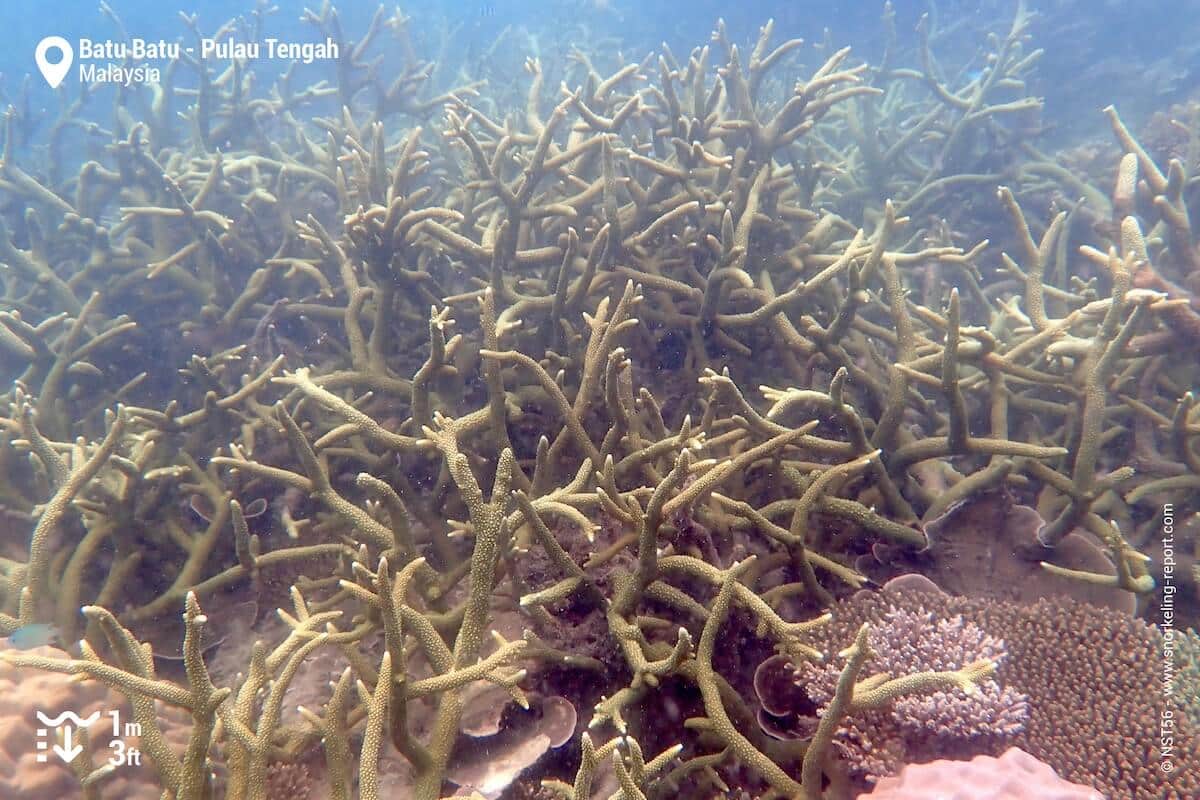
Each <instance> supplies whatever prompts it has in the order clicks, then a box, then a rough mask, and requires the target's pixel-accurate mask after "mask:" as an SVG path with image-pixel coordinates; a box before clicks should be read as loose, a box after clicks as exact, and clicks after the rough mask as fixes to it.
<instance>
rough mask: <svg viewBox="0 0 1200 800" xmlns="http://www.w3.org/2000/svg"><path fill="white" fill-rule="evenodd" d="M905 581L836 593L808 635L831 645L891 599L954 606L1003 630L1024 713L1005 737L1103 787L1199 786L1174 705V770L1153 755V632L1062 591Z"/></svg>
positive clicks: (1196, 752)
mask: <svg viewBox="0 0 1200 800" xmlns="http://www.w3.org/2000/svg"><path fill="white" fill-rule="evenodd" d="M926 585H928V584H926ZM908 587H909V588H891V587H889V588H885V589H884V590H883V591H880V592H860V593H858V594H856V595H855V596H853V597H852V598H850V599H848V600H846V601H844V602H842V603H840V604H839V605H838V606H837V608H836V611H835V613H836V619H835V620H834V621H833V622H832V623H831V624H830V625H829V626H827V627H825V628H823V629H820V630H818V631H816V632H815V639H816V643H817V644H818V646H819V647H822V648H824V649H826V650H828V651H833V650H837V649H840V648H841V647H844V646H845V645H846V644H847V643H848V642H849V641H850V640H851V639H852V638H853V635H854V631H856V630H857V628H858V626H860V625H861V624H862V623H863V622H867V621H869V622H871V623H873V624H876V625H878V624H882V623H883V621H884V618H885V616H886V615H887V613H888V612H889V610H890V609H891V608H892V607H893V606H894V607H897V608H904V609H909V610H912V611H916V612H923V611H931V612H933V613H934V614H935V615H937V616H939V617H950V616H953V615H956V614H961V615H962V616H963V618H964V619H966V620H969V621H970V622H973V623H974V624H976V625H978V626H979V627H980V628H982V629H983V630H984V631H986V632H987V633H988V634H990V635H992V636H996V637H1001V638H1003V639H1004V641H1005V644H1006V646H1007V648H1008V652H1009V659H1008V662H1007V663H1006V665H1005V669H1004V674H1005V682H1006V684H1007V685H1009V686H1011V687H1013V688H1014V689H1016V690H1018V691H1020V692H1023V693H1024V694H1026V695H1027V696H1028V700H1029V719H1028V722H1027V723H1026V725H1025V730H1024V731H1023V732H1021V733H1019V734H1017V735H1015V736H1014V737H1013V738H1012V740H1011V742H1012V744H1014V745H1015V746H1017V747H1020V748H1022V749H1023V750H1025V751H1027V752H1029V753H1030V754H1032V755H1033V756H1035V757H1036V758H1039V759H1041V760H1042V761H1044V762H1046V763H1047V764H1049V765H1050V766H1051V767H1053V768H1054V770H1055V771H1057V772H1058V774H1059V775H1061V776H1063V777H1064V778H1066V779H1068V780H1071V781H1074V782H1076V783H1082V784H1086V785H1090V786H1094V787H1095V788H1097V789H1099V790H1100V791H1101V792H1103V793H1104V794H1105V796H1107V797H1112V798H1128V799H1129V800H1161V799H1162V798H1174V800H1186V799H1188V798H1194V797H1197V796H1200V740H1198V739H1197V736H1196V731H1195V729H1194V728H1193V727H1192V726H1191V724H1190V723H1189V722H1188V721H1187V720H1183V719H1180V717H1181V716H1182V715H1181V714H1178V713H1176V714H1175V719H1177V720H1179V722H1178V723H1177V728H1176V736H1175V742H1174V744H1175V746H1176V751H1175V757H1174V759H1172V766H1173V767H1174V768H1175V769H1174V771H1173V772H1169V771H1166V770H1164V769H1162V768H1161V763H1162V762H1161V759H1159V757H1158V751H1157V747H1158V733H1159V719H1160V713H1161V712H1162V711H1163V710H1164V709H1165V708H1167V706H1165V705H1164V699H1163V697H1162V696H1161V694H1160V691H1159V690H1160V686H1159V684H1158V682H1157V678H1158V675H1159V671H1158V667H1159V661H1158V658H1159V656H1160V654H1161V652H1162V636H1161V635H1160V634H1159V633H1158V631H1157V630H1156V629H1154V628H1153V627H1151V626H1149V625H1147V624H1145V623H1144V622H1141V621H1140V620H1136V619H1132V618H1130V617H1128V616H1127V615H1124V614H1121V613H1119V612H1117V611H1114V610H1111V609H1106V608H1099V607H1096V606H1091V605H1086V604H1082V603H1077V602H1074V601H1070V600H1065V599H1063V600H1040V601H1038V602H1037V603H1034V604H1033V605H1024V606H1023V605H1018V604H1015V603H1010V602H1004V601H990V602H988V601H982V600H977V599H971V598H961V597H950V596H948V595H945V594H942V593H939V592H936V591H928V590H927V589H922V588H916V589H914V588H911V587H912V583H911V582H910V583H908Z"/></svg>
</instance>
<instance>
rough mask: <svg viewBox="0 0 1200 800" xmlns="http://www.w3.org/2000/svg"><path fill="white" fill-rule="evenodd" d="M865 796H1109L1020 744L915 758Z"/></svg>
mask: <svg viewBox="0 0 1200 800" xmlns="http://www.w3.org/2000/svg"><path fill="white" fill-rule="evenodd" d="M859 797H860V800H861V798H868V797H869V798H871V799H872V800H930V798H935V797H936V798H937V800H1104V796H1103V795H1101V794H1100V793H1099V792H1098V791H1096V790H1095V789H1093V788H1091V787H1090V786H1081V785H1080V784H1078V783H1071V782H1070V781H1067V780H1064V779H1063V778H1060V777H1058V773H1056V772H1055V771H1054V770H1053V769H1052V768H1051V767H1050V765H1049V764H1046V763H1044V762H1042V761H1038V760H1037V759H1036V758H1034V757H1033V756H1031V755H1029V753H1026V752H1025V751H1024V750H1022V749H1020V748H1019V747H1010V748H1008V750H1005V751H1004V755H1002V756H1000V757H999V758H993V757H992V756H976V757H975V758H972V759H971V760H970V761H931V762H929V763H928V764H909V765H908V766H906V767H905V768H904V769H903V770H901V771H900V774H899V775H897V776H895V777H892V778H884V779H883V780H881V781H880V782H879V783H878V784H876V786H875V789H874V790H873V791H871V792H868V793H867V794H863V795H859Z"/></svg>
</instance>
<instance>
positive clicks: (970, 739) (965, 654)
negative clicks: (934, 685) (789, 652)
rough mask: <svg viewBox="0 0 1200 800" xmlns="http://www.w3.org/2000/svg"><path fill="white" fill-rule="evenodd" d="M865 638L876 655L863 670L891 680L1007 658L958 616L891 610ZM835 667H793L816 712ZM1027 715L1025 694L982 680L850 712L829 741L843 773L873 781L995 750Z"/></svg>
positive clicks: (828, 696)
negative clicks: (910, 766) (971, 686)
mask: <svg viewBox="0 0 1200 800" xmlns="http://www.w3.org/2000/svg"><path fill="white" fill-rule="evenodd" d="M870 637H871V638H870V641H871V648H872V650H874V652H875V654H876V655H875V656H874V658H872V659H871V660H870V661H869V662H867V668H866V672H869V673H871V674H876V673H885V674H887V675H890V676H893V677H895V676H899V675H907V674H911V673H915V672H925V671H952V670H956V669H960V668H961V667H963V666H964V665H965V664H970V663H972V662H974V661H977V660H979V659H983V658H987V659H991V660H993V661H995V662H996V663H997V664H1002V663H1003V661H1004V659H1005V657H1006V655H1007V651H1006V649H1005V646H1004V641H1003V640H1002V639H997V638H996V637H994V636H990V635H988V634H987V633H986V632H984V631H983V629H981V628H980V627H979V626H977V625H975V624H973V623H971V622H967V621H964V620H963V618H962V616H961V615H955V616H953V617H949V618H945V619H939V620H935V619H934V615H933V614H932V613H928V612H926V613H922V612H919V611H911V610H908V609H896V608H893V609H891V610H890V611H889V612H888V613H887V614H886V616H885V617H884V623H883V624H882V625H879V626H876V627H875V628H874V629H873V630H872V631H871V634H870ZM840 672H841V666H840V664H837V663H831V664H823V665H817V664H809V663H806V664H803V665H801V666H800V667H799V668H798V669H797V670H796V678H797V683H798V684H799V685H800V686H801V687H803V688H804V690H805V692H806V693H807V694H808V696H809V697H810V698H811V699H812V701H813V702H814V703H815V704H816V706H817V708H818V713H824V711H825V709H826V708H827V707H828V705H829V703H830V701H831V700H832V699H833V693H834V689H835V687H836V685H837V680H838V675H839V674H840ZM864 674H866V673H864ZM1028 715H1029V708H1028V704H1027V702H1026V697H1025V695H1023V694H1021V693H1020V692H1018V691H1015V690H1014V689H1012V688H1009V687H1005V686H1001V685H1000V683H998V682H997V681H996V680H995V679H992V678H988V679H986V680H983V681H981V682H980V683H979V684H978V685H977V687H976V690H975V691H974V692H972V693H971V694H969V695H968V694H965V693H964V692H962V691H961V690H957V689H955V690H949V691H946V690H939V691H935V692H930V693H918V694H911V695H906V696H904V697H901V698H899V699H897V700H896V701H895V702H893V703H891V704H890V705H888V706H885V707H883V708H879V709H870V710H866V711H862V712H859V713H856V714H854V715H852V716H850V717H847V718H846V720H845V721H844V722H843V723H842V726H841V728H840V729H839V731H838V734H837V737H836V739H835V740H834V743H835V745H836V746H837V748H838V749H839V750H840V751H841V753H842V755H843V758H844V760H845V765H846V769H847V772H849V774H850V775H851V776H852V777H854V778H855V779H861V780H865V781H867V782H868V783H874V782H875V781H876V780H878V779H879V778H881V777H883V776H886V775H891V774H894V773H895V772H897V771H898V770H899V769H900V767H902V766H903V765H904V764H906V763H912V762H915V761H926V760H930V759H933V758H939V757H941V758H945V757H955V756H967V755H972V754H977V753H992V752H998V751H999V750H1000V749H1002V746H1003V744H1004V743H1005V741H1006V740H1007V739H1008V738H1009V737H1011V736H1013V735H1014V734H1017V733H1019V732H1020V731H1021V730H1022V728H1023V727H1024V724H1025V720H1026V719H1027V717H1028Z"/></svg>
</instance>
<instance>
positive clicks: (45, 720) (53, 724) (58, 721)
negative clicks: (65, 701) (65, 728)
mask: <svg viewBox="0 0 1200 800" xmlns="http://www.w3.org/2000/svg"><path fill="white" fill-rule="evenodd" d="M37 718H38V722H40V723H42V724H43V725H46V726H47V727H50V728H57V727H58V726H59V725H62V724H63V722H64V721H69V722H73V723H75V725H77V726H78V727H80V728H86V727H87V726H89V725H91V724H92V723H93V722H95V721H96V720H98V719H100V712H99V711H93V712H92V713H91V714H88V715H87V717H83V718H81V717H80V716H79V715H78V714H76V713H75V712H74V711H64V712H62V713H61V714H59V715H58V716H57V717H47V716H46V715H45V714H43V713H42V712H41V711H39V712H37Z"/></svg>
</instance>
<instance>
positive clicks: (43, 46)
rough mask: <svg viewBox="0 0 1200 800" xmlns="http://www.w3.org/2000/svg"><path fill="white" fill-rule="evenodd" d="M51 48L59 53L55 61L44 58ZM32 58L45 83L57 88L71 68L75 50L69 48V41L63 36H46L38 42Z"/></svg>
mask: <svg viewBox="0 0 1200 800" xmlns="http://www.w3.org/2000/svg"><path fill="white" fill-rule="evenodd" d="M51 50H58V51H59V53H60V54H61V55H60V58H59V60H58V61H57V62H52V61H50V59H48V58H46V54H47V53H48V52H49V51H51ZM33 58H34V60H35V61H37V66H38V70H40V71H41V73H42V77H43V78H45V79H46V83H48V84H50V88H51V89H57V88H58V85H59V84H60V83H62V82H63V78H65V77H67V73H68V72H69V71H70V70H71V62H72V61H74V60H75V51H74V50H73V49H71V43H70V42H68V41H67V40H66V39H64V38H63V37H61V36H47V37H46V38H45V39H42V40H41V41H40V42H38V46H37V50H36V51H34V54H33Z"/></svg>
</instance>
